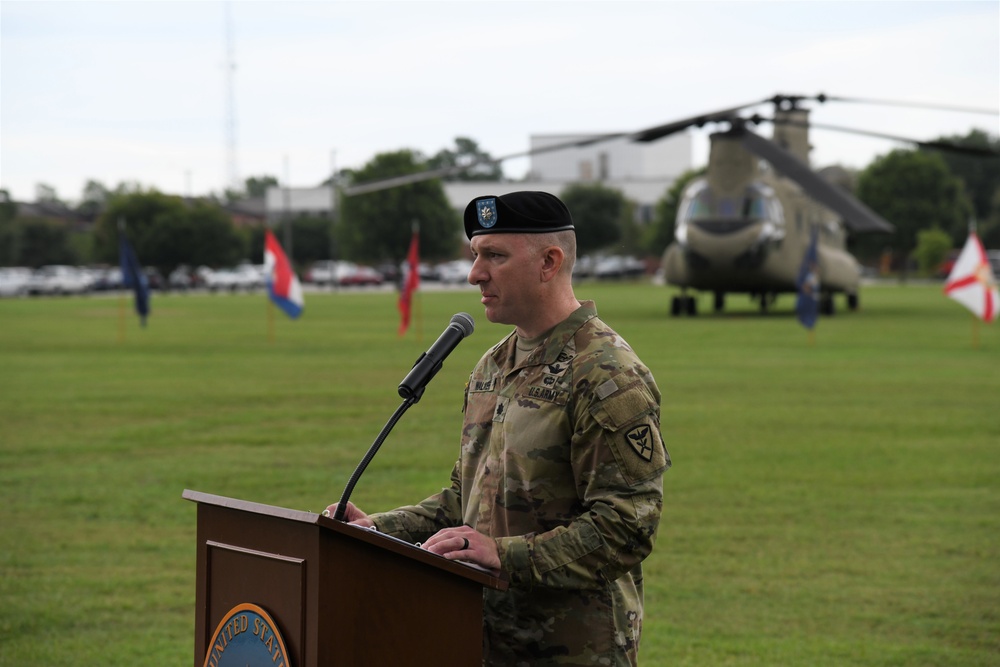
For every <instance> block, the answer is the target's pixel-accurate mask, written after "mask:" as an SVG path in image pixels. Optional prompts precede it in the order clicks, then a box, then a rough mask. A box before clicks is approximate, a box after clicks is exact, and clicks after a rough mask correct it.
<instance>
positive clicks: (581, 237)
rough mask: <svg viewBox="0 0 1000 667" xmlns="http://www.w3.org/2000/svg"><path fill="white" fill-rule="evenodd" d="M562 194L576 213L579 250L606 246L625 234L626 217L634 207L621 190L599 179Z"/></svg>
mask: <svg viewBox="0 0 1000 667" xmlns="http://www.w3.org/2000/svg"><path fill="white" fill-rule="evenodd" d="M559 197H560V199H562V200H563V203H564V204H566V208H568V209H569V212H570V214H571V215H572V216H573V225H574V226H575V227H576V247H577V253H578V254H580V255H586V254H587V253H589V252H593V251H595V250H601V249H603V248H607V247H608V246H610V245H611V244H613V243H616V242H617V241H618V240H619V239H621V238H622V230H623V227H624V225H625V224H626V221H625V218H626V216H627V215H628V213H629V212H630V211H631V210H632V209H631V207H629V205H628V202H627V201H626V199H625V195H623V194H622V193H621V191H619V190H615V189H614V188H609V187H607V186H605V185H601V184H599V183H597V184H583V183H578V184H575V185H571V186H569V187H567V188H566V189H565V190H563V191H562V193H560V195H559Z"/></svg>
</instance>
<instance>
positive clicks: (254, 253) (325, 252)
mask: <svg viewBox="0 0 1000 667" xmlns="http://www.w3.org/2000/svg"><path fill="white" fill-rule="evenodd" d="M266 230H267V228H266V227H264V226H257V227H252V228H251V229H250V230H249V243H250V246H249V247H250V257H251V258H255V259H253V261H254V262H255V263H260V261H262V260H261V258H262V257H264V232H265V231H266ZM271 233H273V234H274V235H275V237H276V238H277V239H278V242H279V243H281V244H282V245H284V229H283V227H282V228H275V229H272V230H271ZM292 239H293V241H294V242H293V244H292V253H293V256H292V257H291V260H292V263H293V264H297V265H299V266H302V265H304V264H310V263H312V262H315V261H316V260H318V259H330V221H329V220H327V219H326V218H313V217H309V216H302V217H298V218H295V219H294V220H292ZM285 250H286V251H287V249H285Z"/></svg>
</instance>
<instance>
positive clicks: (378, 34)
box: [0, 0, 1000, 201]
mask: <svg viewBox="0 0 1000 667" xmlns="http://www.w3.org/2000/svg"><path fill="white" fill-rule="evenodd" d="M227 7H228V13H229V15H230V16H231V21H230V25H231V29H232V37H233V47H234V48H233V56H234V60H235V62H236V70H235V72H234V73H233V75H232V77H231V81H232V91H233V98H234V101H235V104H234V109H235V114H234V116H233V117H234V119H235V125H234V126H235V136H236V165H237V170H238V175H239V177H240V178H241V179H242V178H246V177H248V176H260V175H265V174H268V175H273V176H276V177H278V178H279V179H280V180H281V181H282V182H286V180H287V182H289V183H290V184H291V185H294V186H311V185H315V184H317V183H319V182H320V181H322V180H323V179H325V178H327V177H328V176H329V174H330V172H331V170H332V168H333V167H334V166H336V167H337V168H345V167H355V168H357V167H361V166H362V165H364V163H365V162H367V161H368V160H370V159H371V158H372V157H373V156H374V155H375V154H377V153H380V152H386V151H394V150H398V149H400V148H411V149H415V150H419V151H421V152H423V153H424V154H425V155H432V154H434V153H436V152H437V151H438V150H440V149H442V148H450V147H453V145H454V138H455V137H457V136H467V137H470V138H472V139H474V140H475V141H477V142H478V143H479V145H480V146H481V147H482V148H483V149H484V150H486V151H487V152H489V153H490V154H492V155H493V156H503V155H508V154H513V153H518V152H522V151H525V150H527V149H528V145H529V136H530V135H531V134H547V133H573V132H610V131H631V130H638V129H642V128H645V127H649V126H654V125H659V124H661V123H664V122H667V121H671V120H676V119H679V118H685V117H688V116H691V115H694V114H697V113H701V112H706V111H713V110H718V109H724V108H728V107H732V106H736V105H739V104H743V103H747V102H751V101H755V100H760V99H764V98H766V97H769V96H771V95H773V94H775V93H778V92H782V93H802V94H816V93H819V92H825V93H827V94H830V95H837V96H843V97H853V98H864V99H879V100H900V101H913V102H920V103H929V104H938V105H952V106H960V107H972V108H980V109H993V110H996V109H998V108H1000V2H997V1H996V0H991V1H988V2H971V1H947V2H861V1H853V2H848V1H840V2H811V1H810V2H807V1H804V0H801V1H797V2H760V1H744V2H713V1H703V2H624V1H616V2H611V1H604V2H590V3H588V2H580V1H573V2H538V1H532V2H515V1H512V0H508V1H506V2H475V1H467V2H424V1H411V2H375V1H369V2H334V1H328V2H264V1H260V2H248V1H243V2H239V1H237V2H231V3H224V2H201V1H194V2H180V1H172V2H91V1H82V2H41V1H37V0H36V1H31V2H19V1H14V0H4V1H3V2H2V3H0V187H3V188H7V189H8V190H9V191H10V193H11V195H12V196H13V197H14V198H15V199H17V200H22V201H23V200H27V201H30V200H33V199H34V197H35V186H36V184H38V183H44V184H47V185H50V186H52V187H54V188H55V189H56V192H57V194H58V195H59V196H60V197H61V198H63V199H67V200H77V199H79V197H80V195H81V192H82V190H83V186H84V184H85V183H86V181H87V180H91V179H93V180H97V181H100V182H102V183H103V184H104V185H106V186H107V187H111V188H113V187H115V186H117V185H118V184H119V183H120V182H122V181H129V182H138V183H139V184H141V185H142V186H144V187H155V188H157V189H159V190H161V191H164V192H171V193H178V194H193V195H202V194H208V193H209V192H221V191H222V189H223V188H224V187H226V186H227V185H228V182H227V178H228V174H229V169H228V161H227V155H228V152H227V146H228V141H227V137H228V131H227V128H228V127H229V121H228V118H229V115H228V113H227V91H228V90H229V87H228V84H227V76H226V62H227V48H226V34H227V30H226V25H227V21H226V15H227ZM766 110H767V109H766V107H762V108H761V111H766ZM812 119H813V121H814V122H817V123H827V124H834V125H844V126H849V127H858V128H864V129H867V130H872V131H878V132H887V133H891V134H894V135H899V136H905V137H913V138H919V139H930V138H934V137H937V136H940V135H943V134H965V133H966V132H968V131H969V130H970V129H972V128H973V127H979V128H982V129H985V130H987V131H989V132H991V133H992V134H1000V121H998V116H996V115H980V114H969V113H957V112H946V111H930V110H923V109H905V108H897V107H885V106H872V105H866V104H859V103H843V102H841V103H834V102H827V103H826V104H825V105H823V106H820V107H818V108H817V109H816V110H815V111H814V113H813V114H812ZM761 131H762V132H764V133H765V134H769V133H770V128H769V127H765V128H763V129H762V130H761ZM706 137H707V129H706V130H699V131H697V132H696V133H695V141H694V146H695V148H694V155H693V159H694V161H695V163H696V164H700V163H704V161H705V159H706V157H707V138H706ZM812 138H813V144H814V146H815V151H814V152H813V163H814V165H819V166H824V165H828V164H832V163H839V164H843V165H845V166H851V167H863V166H865V165H866V164H868V163H869V162H870V161H871V160H872V159H873V158H874V157H875V156H877V155H879V154H884V153H886V152H888V151H889V150H891V149H892V148H894V147H897V146H900V144H896V143H893V142H888V141H883V140H874V139H867V138H856V137H851V136H847V135H842V134H837V133H832V132H819V131H815V132H814V133H813V137H812ZM527 166H528V164H527V161H526V160H514V161H510V162H508V163H506V164H505V170H506V172H507V173H508V175H510V176H513V177H519V176H521V175H523V173H524V172H525V171H526V169H527Z"/></svg>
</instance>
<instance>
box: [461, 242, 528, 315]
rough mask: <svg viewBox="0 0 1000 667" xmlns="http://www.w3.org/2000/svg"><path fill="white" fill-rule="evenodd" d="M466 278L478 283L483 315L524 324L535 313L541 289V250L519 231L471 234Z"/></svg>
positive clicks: (474, 283)
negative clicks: (470, 255) (484, 313)
mask: <svg viewBox="0 0 1000 667" xmlns="http://www.w3.org/2000/svg"><path fill="white" fill-rule="evenodd" d="M471 248H472V254H473V257H474V260H473V263H472V270H471V271H469V282H470V283H471V284H473V285H476V286H478V287H479V291H480V293H481V295H482V296H481V298H480V302H481V303H482V304H483V307H484V308H485V309H486V319H488V320H489V321H490V322H495V323H499V324H513V325H515V326H518V327H525V326H527V325H528V324H529V323H530V322H531V321H532V319H533V318H534V317H537V313H538V310H539V308H544V304H542V303H540V298H541V290H540V289H539V288H540V286H541V262H542V260H541V254H540V253H539V252H538V251H537V249H536V248H534V247H533V246H532V245H531V244H530V243H529V242H528V240H527V239H526V238H525V236H524V235H523V234H483V235H480V236H473V237H472V242H471Z"/></svg>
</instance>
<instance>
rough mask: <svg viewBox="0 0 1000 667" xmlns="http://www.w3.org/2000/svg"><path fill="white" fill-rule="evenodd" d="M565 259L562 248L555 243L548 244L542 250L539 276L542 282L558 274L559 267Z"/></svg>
mask: <svg viewBox="0 0 1000 667" xmlns="http://www.w3.org/2000/svg"><path fill="white" fill-rule="evenodd" d="M565 260H566V254H565V253H564V252H563V249H562V248H560V247H559V246H557V245H550V246H549V247H547V248H545V249H544V250H543V251H542V271H541V278H542V282H543V283H546V282H548V281H550V280H552V279H553V278H554V277H555V276H556V275H558V274H559V269H561V268H562V265H563V262H564V261H565Z"/></svg>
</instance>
